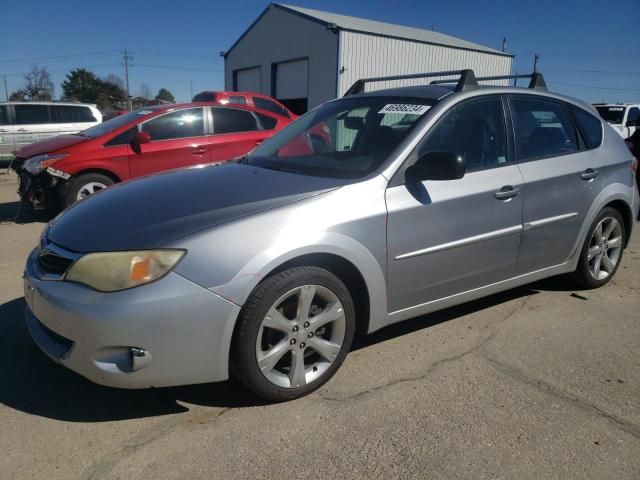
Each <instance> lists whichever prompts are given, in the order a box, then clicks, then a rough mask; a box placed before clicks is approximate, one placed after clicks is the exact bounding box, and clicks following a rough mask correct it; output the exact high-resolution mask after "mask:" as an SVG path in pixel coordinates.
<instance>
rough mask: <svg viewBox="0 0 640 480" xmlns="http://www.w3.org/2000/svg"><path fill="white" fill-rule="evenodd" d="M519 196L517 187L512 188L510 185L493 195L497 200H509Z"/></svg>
mask: <svg viewBox="0 0 640 480" xmlns="http://www.w3.org/2000/svg"><path fill="white" fill-rule="evenodd" d="M519 194H520V189H519V188H517V187H512V186H511V185H505V186H504V187H502V188H501V189H500V191H498V192H496V193H494V194H493V196H494V197H496V198H497V199H498V200H509V199H510V198H513V197H516V196H518V195H519Z"/></svg>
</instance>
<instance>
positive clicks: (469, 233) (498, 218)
mask: <svg viewBox="0 0 640 480" xmlns="http://www.w3.org/2000/svg"><path fill="white" fill-rule="evenodd" d="M505 105H506V104H505V103H503V101H502V99H501V98H500V97H498V96H490V97H482V98H478V99H471V100H467V101H463V102H462V103H460V104H458V105H456V106H454V107H453V108H452V109H451V110H449V111H448V112H446V113H445V114H444V115H443V116H442V117H441V118H440V119H439V120H438V122H437V123H436V124H435V125H434V126H433V127H432V128H431V129H430V130H429V132H428V133H427V135H426V136H425V138H424V139H423V140H422V142H421V143H420V144H419V145H418V147H417V148H416V151H415V152H414V153H413V154H412V155H411V157H410V160H409V162H412V161H415V159H417V158H419V157H421V156H422V155H424V154H426V153H428V152H455V153H458V154H461V155H464V157H465V161H466V163H467V173H466V174H465V176H464V177H463V178H461V179H458V180H448V181H419V180H417V179H412V178H411V177H410V176H409V175H407V176H405V178H404V179H403V181H402V183H401V184H394V182H393V181H392V182H391V184H390V186H389V188H388V189H387V192H386V202H387V209H388V212H389V213H388V219H387V239H388V240H387V245H388V250H387V254H388V282H389V288H388V292H389V306H390V309H391V310H392V311H393V312H401V311H402V310H404V309H407V308H411V307H413V306H416V305H420V304H425V303H428V302H431V301H434V300H438V299H441V298H444V297H448V296H450V295H455V294H457V293H462V292H466V291H469V290H473V289H475V288H478V287H481V286H485V285H488V284H491V283H495V282H499V281H501V280H505V279H508V278H510V277H512V276H513V275H514V272H515V268H516V263H517V258H518V246H519V243H520V235H521V232H522V195H521V189H522V176H521V175H520V171H519V170H518V166H517V165H516V164H515V162H514V160H513V158H512V156H511V155H510V153H509V149H508V137H507V130H506V126H505V125H506V124H505V115H504V111H505ZM398 120H399V121H400V123H401V120H400V119H398ZM396 181H398V180H397V179H396Z"/></svg>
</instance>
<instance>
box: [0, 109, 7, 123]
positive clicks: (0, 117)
mask: <svg viewBox="0 0 640 480" xmlns="http://www.w3.org/2000/svg"><path fill="white" fill-rule="evenodd" d="M0 125H9V107H8V106H7V105H0Z"/></svg>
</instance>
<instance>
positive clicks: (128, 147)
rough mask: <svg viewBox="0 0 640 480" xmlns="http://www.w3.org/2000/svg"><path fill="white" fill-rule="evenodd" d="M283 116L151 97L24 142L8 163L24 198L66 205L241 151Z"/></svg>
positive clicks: (282, 120)
mask: <svg viewBox="0 0 640 480" xmlns="http://www.w3.org/2000/svg"><path fill="white" fill-rule="evenodd" d="M290 122H291V119H290V118H287V117H285V116H283V115H277V114H274V113H273V112H269V111H265V110H261V109H257V108H254V107H249V106H243V105H235V104H234V105H221V104H212V103H205V102H195V103H184V104H172V105H159V106H153V107H148V108H142V109H140V110H136V111H133V112H130V113H127V114H125V115H119V116H117V117H114V118H112V119H111V120H108V121H106V122H104V123H101V124H98V125H95V126H93V127H91V128H89V129H87V130H84V131H82V132H80V133H79V134H77V135H62V136H59V137H54V138H50V139H48V140H44V141H42V142H38V143H34V144H31V145H28V146H25V147H24V148H21V149H19V150H16V151H15V152H14V154H15V160H14V161H13V163H12V168H13V169H14V170H15V171H16V172H17V173H18V175H19V176H20V186H19V189H18V193H19V194H20V196H21V197H22V199H23V200H24V201H27V202H28V203H30V204H31V205H33V206H34V207H35V208H42V207H53V208H56V207H57V206H60V205H61V206H62V207H67V206H69V205H71V204H72V203H74V202H76V201H77V200H80V199H82V198H84V197H86V196H88V195H91V194H92V193H95V192H96V191H98V190H101V189H103V188H106V187H108V186H109V185H112V184H114V183H117V182H121V181H124V180H128V179H130V178H135V177H139V176H142V175H148V174H150V173H156V172H160V171H162V170H169V169H174V168H181V167H187V166H190V165H197V164H200V163H212V162H220V161H225V160H231V159H234V158H236V157H239V156H242V155H244V154H245V153H247V152H249V151H250V150H252V149H253V148H254V147H255V146H256V145H258V144H259V143H260V142H262V141H263V140H265V139H266V138H268V137H270V136H271V135H273V134H274V133H275V132H277V131H278V130H280V129H281V128H282V127H284V126H285V125H287V124H289V123H290Z"/></svg>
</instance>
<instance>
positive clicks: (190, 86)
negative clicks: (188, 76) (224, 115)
mask: <svg viewBox="0 0 640 480" xmlns="http://www.w3.org/2000/svg"><path fill="white" fill-rule="evenodd" d="M189 88H190V89H191V97H189V101H191V99H192V98H193V80H191V81H190V82H189Z"/></svg>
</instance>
